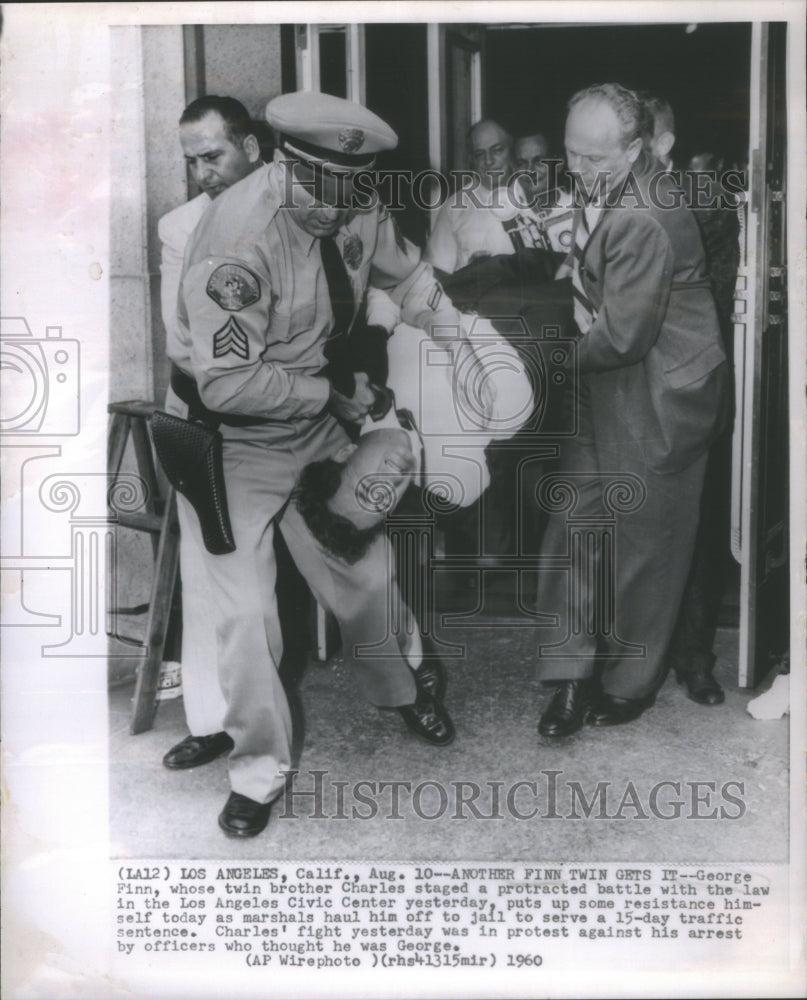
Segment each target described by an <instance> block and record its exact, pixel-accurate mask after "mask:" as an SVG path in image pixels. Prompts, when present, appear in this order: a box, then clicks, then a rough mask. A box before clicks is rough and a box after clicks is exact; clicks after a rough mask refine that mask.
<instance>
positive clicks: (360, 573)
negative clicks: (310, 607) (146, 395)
mask: <svg viewBox="0 0 807 1000" xmlns="http://www.w3.org/2000/svg"><path fill="white" fill-rule="evenodd" d="M182 406H183V404H179V405H178V407H177V408H176V409H174V410H173V412H177V413H178V415H180V416H184V411H183V408H182ZM221 431H222V435H223V437H224V477H225V482H226V487H227V503H228V507H229V513H230V521H231V523H232V529H233V536H234V539H235V544H236V550H235V551H234V552H231V553H229V554H227V555H220V556H214V555H210V553H208V552H207V551H206V550H205V549H204V546H203V543H202V540H201V532H200V530H199V524H198V519H197V518H196V516H195V514H193V513H192V516H190V517H188V518H186V525H185V528H186V531H187V532H188V533H189V535H190V538H191V540H192V541H193V543H194V544H195V545H196V546H197V549H198V551H199V552H200V554H201V557H202V560H203V563H204V566H205V567H206V578H205V582H206V585H207V586H209V589H210V595H211V601H210V602H209V604H212V606H213V609H214V614H213V616H212V617H213V618H214V619H215V630H216V650H217V660H218V677H219V682H220V687H221V692H222V694H223V697H224V701H225V703H226V712H225V715H224V719H223V728H224V729H225V730H226V731H227V733H229V735H230V736H231V738H232V739H233V742H234V744H235V746H234V749H233V751H232V752H231V754H230V761H229V766H230V782H231V785H232V788H233V790H234V791H236V792H240V793H241V794H242V795H246V796H248V797H249V798H251V799H254V800H255V801H258V802H269V801H271V800H272V799H273V798H275V797H276V796H277V794H278V793H279V792H280V790H281V789H282V787H283V784H284V776H283V774H282V773H281V772H282V771H283V770H287V769H288V768H289V767H290V766H291V735H292V734H291V716H290V713H289V707H288V703H287V700H286V695H285V692H284V691H283V687H282V685H281V683H280V679H279V676H278V670H277V668H278V665H279V663H280V657H281V654H282V639H281V633H280V623H279V621H278V613H277V602H276V598H275V580H276V563H275V554H274V546H273V537H274V536H273V531H274V526H275V525H277V527H278V528H280V530H281V531H282V532H283V536H284V538H285V540H286V544H287V545H288V548H289V551H290V553H291V556H292V558H293V559H294V561H295V563H296V564H297V566H298V568H299V570H300V572H301V573H302V575H303V576H304V577H305V579H306V582H307V583H308V585H309V586H310V587H311V590H312V592H313V593H314V596H315V597H316V599H317V600H318V601H319V602H320V603H321V604H322V605H323V606H324V607H326V608H327V609H328V610H330V611H331V612H332V613H333V614H334V616H335V617H336V619H337V621H338V623H339V627H340V632H341V637H342V646H343V650H344V654H345V657H346V659H347V660H348V661H349V662H351V663H352V664H353V666H354V668H355V670H356V672H357V676H358V679H359V681H360V683H361V685H362V687H363V689H364V691H365V693H366V695H367V697H368V698H369V699H370V701H372V702H373V703H374V704H376V705H379V706H384V707H394V706H400V705H408V704H411V703H412V702H414V700H415V694H416V688H415V681H414V674H413V672H412V670H411V669H410V668H409V666H408V664H407V662H406V659H405V658H404V655H403V653H402V651H401V650H402V646H403V644H404V642H405V640H404V639H403V638H401V639H400V640H399V637H398V635H397V634H396V633H395V630H394V629H393V628H392V622H393V617H394V619H395V620H396V621H398V620H402V619H406V620H407V621H408V620H409V618H410V616H411V612H409V610H408V609H406V608H403V606H402V604H401V603H400V595H399V593H398V588H397V584H396V583H395V579H394V565H393V559H392V553H391V550H390V546H389V543H388V541H387V539H386V537H385V536H384V535H383V534H382V535H380V536H379V537H378V538H377V539H376V540H375V542H374V543H373V544H372V545H371V547H370V549H369V551H368V553H367V554H366V556H365V557H364V558H363V559H361V560H359V562H357V563H356V564H355V565H353V566H349V565H347V564H346V563H343V562H341V561H340V560H338V559H335V558H334V557H332V556H330V555H329V554H328V553H326V552H325V551H324V550H323V549H322V548H321V546H320V545H319V544H318V543H317V542H316V541H315V539H314V538H313V537H312V536H311V533H310V532H309V531H308V529H307V527H306V526H305V524H304V522H303V520H302V518H301V517H300V515H299V514H298V512H297V510H296V508H295V507H294V506H293V504H288V505H286V502H287V500H288V498H289V496H290V494H291V491H292V489H293V487H294V484H295V483H296V481H297V478H298V476H299V474H300V472H301V471H302V469H303V468H304V466H305V465H307V464H308V463H309V462H311V461H316V460H318V459H322V458H329V457H331V456H332V455H333V454H334V452H336V451H337V450H338V449H339V448H340V447H341V446H342V445H343V444H345V443H346V441H347V436H346V434H345V432H344V430H343V429H342V428H341V427H340V425H339V424H338V423H337V422H336V421H335V420H334V419H333V418H331V417H330V416H326V417H323V418H320V419H318V420H314V421H305V422H302V421H301V422H299V423H297V424H294V425H289V424H275V425H266V426H260V427H252V428H233V427H226V426H222V428H221ZM402 631H403V635H405V634H406V631H405V630H402ZM208 683H209V679H208ZM184 685H185V675H184V666H183V688H184ZM186 697H187V695H186ZM192 697H193V694H192Z"/></svg>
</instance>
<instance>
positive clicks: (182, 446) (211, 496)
mask: <svg viewBox="0 0 807 1000" xmlns="http://www.w3.org/2000/svg"><path fill="white" fill-rule="evenodd" d="M171 388H172V389H173V390H174V392H175V393H176V395H177V396H178V397H179V398H180V399H181V400H182V401H183V402H184V403H186V404H187V406H188V419H187V420H183V419H182V418H181V417H176V416H174V415H173V414H171V413H165V412H164V411H163V410H156V411H155V413H154V415H153V416H152V418H151V434H152V438H153V440H154V448H155V451H156V452H157V457H158V459H159V460H160V464H161V465H162V467H163V470H164V472H165V475H166V477H167V479H168V481H169V483H171V485H172V486H173V487H174V489H175V490H176V491H177V492H178V493H181V494H182V495H183V496H184V497H185V498H186V499H187V500H188V502H189V503H190V504H191V506H192V507H193V509H194V510H195V511H196V516H197V517H198V518H199V526H200V528H201V530H202V539H203V540H204V544H205V548H206V549H207V551H208V552H210V553H212V554H213V555H216V556H218V555H225V554H226V553H228V552H234V551H235V541H234V540H233V532H232V526H231V524H230V514H229V511H228V509H227V490H226V488H225V483H224V465H223V461H222V436H221V431H219V429H218V428H219V425H220V424H221V423H225V422H226V423H228V424H230V423H231V424H234V425H238V426H245V425H247V424H248V423H256V422H257V421H254V420H252V421H250V420H248V419H247V418H243V419H242V418H239V417H237V416H232V415H231V414H219V413H216V412H214V411H213V410H209V409H208V408H207V407H206V406H205V405H204V403H203V402H202V400H201V398H200V396H199V391H198V389H197V387H196V383H195V382H194V380H193V379H192V378H190V376H188V375H185V374H184V373H183V372H180V371H179V369H176V368H175V369H174V370H173V371H172V373H171Z"/></svg>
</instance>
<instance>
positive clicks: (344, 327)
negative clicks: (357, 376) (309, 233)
mask: <svg viewBox="0 0 807 1000" xmlns="http://www.w3.org/2000/svg"><path fill="white" fill-rule="evenodd" d="M319 243H320V253H321V255H322V267H323V269H324V271H325V280H326V281H327V282H328V294H329V295H330V297H331V311H332V312H333V328H332V330H331V333H330V336H329V337H328V340H327V342H326V344H325V348H324V353H325V359H326V361H327V362H328V365H327V373H328V377H329V378H330V380H331V382H332V383H333V385H334V387H335V388H336V390H337V391H338V392H341V393H342V394H343V395H345V396H352V395H353V393H354V392H355V390H356V385H355V380H354V378H353V371H352V365H351V364H350V358H349V356H348V338H347V334H348V330H349V329H350V323H351V320H352V319H353V307H354V300H353V286H352V285H351V284H350V278H349V277H348V275H347V269H346V267H345V262H344V261H343V260H342V254H341V253H340V252H339V247H338V246H337V245H336V241H335V240H334V238H333V237H332V236H326V237H323V238H322V239H321V240H320V241H319Z"/></svg>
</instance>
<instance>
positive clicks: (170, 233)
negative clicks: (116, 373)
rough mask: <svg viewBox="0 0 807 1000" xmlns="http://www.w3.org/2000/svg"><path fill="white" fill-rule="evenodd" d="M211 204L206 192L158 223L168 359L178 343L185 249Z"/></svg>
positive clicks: (162, 306)
mask: <svg viewBox="0 0 807 1000" xmlns="http://www.w3.org/2000/svg"><path fill="white" fill-rule="evenodd" d="M211 203H212V199H211V197H210V195H208V194H205V193H204V191H203V192H202V193H201V194H200V195H197V196H196V197H195V198H192V199H191V200H190V201H186V202H185V203H184V204H183V205H180V206H179V207H178V208H175V209H173V210H172V211H170V212H168V213H167V214H166V215H164V216H163V217H162V218H161V219H160V221H159V222H158V223H157V233H158V235H159V237H160V242H161V243H162V258H161V262H160V274H161V276H162V278H161V282H160V309H161V312H162V318H163V325H164V326H165V332H166V347H167V351H166V353H167V354H168V355H169V357H170V356H171V347H172V345H174V344H176V342H177V335H178V334H177V329H178V320H177V296H178V295H179V281H180V278H181V277H182V261H183V259H184V257H185V247H186V246H187V245H188V240H189V239H190V235H191V233H192V232H193V231H194V229H196V226H197V224H198V222H199V220H200V219H201V218H202V216H203V215H204V214H205V212H206V210H207V208H208V206H209V205H210V204H211Z"/></svg>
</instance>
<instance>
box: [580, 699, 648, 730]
mask: <svg viewBox="0 0 807 1000" xmlns="http://www.w3.org/2000/svg"><path fill="white" fill-rule="evenodd" d="M655 700H656V699H655V698H616V697H615V696H614V695H612V694H605V693H604V692H603V693H601V694H600V695H598V696H597V698H596V699H595V700H594V702H593V703H592V705H591V707H590V709H589V713H588V717H587V719H586V721H587V722H588V723H589V725H592V726H621V725H622V724H623V723H625V722H633V721H634V719H638V718H639V716H640V715H641V714H642V712H644V711H645V709H648V708H650V706H651V705H652V704H653V702H654V701H655Z"/></svg>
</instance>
